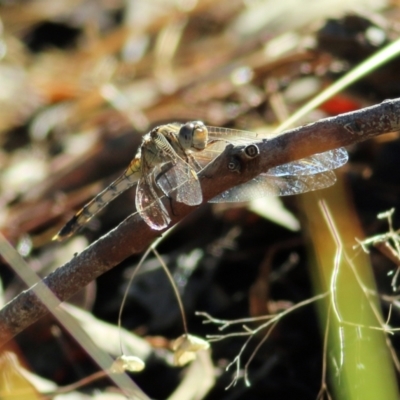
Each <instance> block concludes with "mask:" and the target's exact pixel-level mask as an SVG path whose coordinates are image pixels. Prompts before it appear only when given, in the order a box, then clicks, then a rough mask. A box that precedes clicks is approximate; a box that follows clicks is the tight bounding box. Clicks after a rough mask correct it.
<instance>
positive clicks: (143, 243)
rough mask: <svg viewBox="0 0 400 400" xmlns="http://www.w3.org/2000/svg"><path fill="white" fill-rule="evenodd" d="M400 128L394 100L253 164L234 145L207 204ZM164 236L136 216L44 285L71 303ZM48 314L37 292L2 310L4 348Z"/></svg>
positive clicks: (322, 124) (283, 139) (263, 145)
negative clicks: (287, 167) (283, 169)
mask: <svg viewBox="0 0 400 400" xmlns="http://www.w3.org/2000/svg"><path fill="white" fill-rule="evenodd" d="M398 130H400V99H394V100H389V101H385V102H383V103H381V104H378V105H375V106H372V107H368V108H365V109H362V110H359V111H356V112H351V113H347V114H342V115H339V116H336V117H332V118H326V119H323V120H320V121H318V122H315V123H313V124H309V125H306V126H303V127H300V128H296V129H292V130H290V131H287V132H285V134H283V135H280V136H278V137H276V138H274V139H271V140H264V141H260V142H259V143H257V146H258V147H259V150H260V155H259V156H258V157H256V158H254V159H251V160H248V159H246V158H245V157H243V156H242V154H243V153H241V152H240V149H239V148H237V147H232V146H228V148H227V149H226V150H225V152H224V153H223V154H222V155H221V156H220V157H218V158H217V159H216V160H215V161H214V162H213V163H212V164H210V165H209V166H208V167H207V168H206V169H205V170H204V171H202V172H201V174H200V175H199V177H200V179H201V182H202V189H203V196H204V201H208V200H209V199H211V198H213V197H214V196H216V195H218V194H219V193H221V192H223V191H225V190H227V189H229V188H230V187H233V186H236V185H238V184H240V183H243V182H246V181H248V180H250V179H252V178H254V177H255V176H257V175H259V174H260V173H262V172H264V171H266V170H268V169H269V168H271V167H274V166H276V165H280V164H285V163H288V162H290V161H293V160H297V159H300V158H303V157H307V156H310V155H312V154H315V153H321V152H324V151H327V150H330V149H334V148H337V147H341V146H347V145H350V144H354V143H357V142H360V141H364V140H366V139H369V138H371V137H374V136H378V135H381V134H384V133H388V132H392V131H398ZM228 165H229V166H230V167H232V165H234V166H236V167H237V168H235V169H234V171H236V172H238V171H240V173H234V172H232V168H228ZM166 206H168V204H166ZM190 211H192V207H189V206H187V205H185V204H182V203H174V204H173V213H171V218H172V223H173V224H175V223H177V222H178V221H180V220H181V219H182V218H184V217H185V216H186V215H187V214H189V213H190ZM159 234H160V232H159V231H154V230H151V229H150V228H149V227H148V226H147V225H146V224H145V223H144V222H143V221H142V220H141V219H140V217H139V216H138V215H137V214H135V215H133V216H132V217H130V218H127V219H126V220H125V221H123V222H122V223H121V224H120V225H119V226H118V227H117V228H115V229H113V230H112V231H111V232H109V233H108V234H107V235H104V236H103V237H101V238H100V239H99V240H97V241H96V242H94V243H93V244H92V245H90V246H89V247H88V248H87V249H85V250H84V251H83V252H82V253H80V254H79V255H77V256H76V257H74V258H73V259H72V260H71V261H69V262H68V263H66V264H65V265H63V266H61V267H60V268H58V269H57V270H56V271H54V272H53V273H51V274H50V275H49V276H47V277H46V278H44V280H43V281H44V283H45V284H46V285H47V286H48V287H49V288H50V290H51V291H52V292H53V293H54V294H55V295H56V296H57V297H58V298H59V299H60V302H61V301H64V300H67V299H68V298H69V297H71V296H72V295H73V294H75V293H76V292H78V291H79V290H81V289H82V288H83V287H85V286H86V285H87V284H88V283H89V282H91V281H92V280H94V279H96V278H97V277H98V276H100V275H101V274H103V273H104V272H106V271H108V270H110V269H111V268H113V267H114V266H115V265H117V264H119V263H120V262H121V261H123V260H124V259H126V258H127V257H129V256H131V255H132V254H136V253H140V252H142V251H143V250H144V249H145V248H146V247H148V246H149V244H150V243H151V242H152V240H154V239H155V238H156V237H157V236H158V235H159ZM47 311H48V310H47V308H46V307H45V306H44V305H43V304H42V303H41V302H40V301H39V299H38V298H37V297H36V296H35V294H34V291H33V290H32V288H30V289H28V290H27V291H24V292H22V293H21V294H20V295H19V296H17V297H16V298H14V299H13V300H11V301H10V302H9V303H7V304H6V305H5V306H4V307H3V309H2V310H1V311H0V345H2V344H4V343H5V342H7V341H8V340H10V339H11V338H12V337H13V336H15V335H16V334H18V333H19V332H21V331H22V330H24V329H25V328H26V327H28V326H29V325H30V324H32V323H33V322H35V321H36V320H38V319H39V318H40V317H42V316H43V315H45V314H46V312H47Z"/></svg>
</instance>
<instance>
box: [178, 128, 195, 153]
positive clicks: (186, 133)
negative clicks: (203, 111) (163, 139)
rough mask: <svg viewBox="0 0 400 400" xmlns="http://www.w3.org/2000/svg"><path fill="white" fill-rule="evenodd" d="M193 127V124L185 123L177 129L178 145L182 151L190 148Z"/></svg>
mask: <svg viewBox="0 0 400 400" xmlns="http://www.w3.org/2000/svg"><path fill="white" fill-rule="evenodd" d="M194 129H195V125H194V123H193V122H187V123H186V124H184V125H182V126H181V128H180V129H179V143H180V144H181V146H182V147H183V148H184V149H189V148H190V147H191V146H192V141H193V135H194Z"/></svg>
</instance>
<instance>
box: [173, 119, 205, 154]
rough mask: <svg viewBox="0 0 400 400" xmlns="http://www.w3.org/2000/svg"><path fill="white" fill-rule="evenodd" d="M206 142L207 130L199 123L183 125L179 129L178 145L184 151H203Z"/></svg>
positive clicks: (193, 122)
mask: <svg viewBox="0 0 400 400" xmlns="http://www.w3.org/2000/svg"><path fill="white" fill-rule="evenodd" d="M207 142H208V129H207V127H206V126H205V125H204V124H203V122H201V121H192V122H187V123H186V124H183V125H182V126H181V128H180V129H179V143H180V144H181V146H182V147H183V148H184V149H185V150H189V149H195V150H204V149H205V147H206V146H207Z"/></svg>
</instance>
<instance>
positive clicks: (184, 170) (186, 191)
mask: <svg viewBox="0 0 400 400" xmlns="http://www.w3.org/2000/svg"><path fill="white" fill-rule="evenodd" d="M155 181H156V183H157V185H158V186H159V187H160V188H161V190H162V191H163V192H164V194H165V195H166V196H169V195H170V194H171V193H172V192H173V191H175V190H176V200H177V201H178V202H180V203H185V204H187V205H189V206H195V205H198V204H200V203H201V202H202V200H203V194H202V192H201V186H200V182H199V178H198V177H197V174H196V172H195V171H194V170H193V168H192V167H191V166H190V165H189V164H188V163H186V162H185V161H183V160H182V159H180V158H178V159H176V160H175V162H170V163H166V164H163V165H161V166H157V167H156V168H155Z"/></svg>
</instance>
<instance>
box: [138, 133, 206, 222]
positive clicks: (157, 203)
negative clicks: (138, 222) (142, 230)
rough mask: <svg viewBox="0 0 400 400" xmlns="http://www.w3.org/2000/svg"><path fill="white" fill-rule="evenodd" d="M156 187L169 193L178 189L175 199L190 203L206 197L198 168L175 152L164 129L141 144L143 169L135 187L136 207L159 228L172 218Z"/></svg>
mask: <svg viewBox="0 0 400 400" xmlns="http://www.w3.org/2000/svg"><path fill="white" fill-rule="evenodd" d="M157 187H158V188H160V189H161V191H162V192H163V193H164V195H166V196H170V195H171V194H172V193H173V192H175V191H176V200H177V201H178V202H181V203H185V204H188V205H197V204H200V203H201V202H202V200H203V195H202V192H201V187H200V183H199V180H198V178H197V174H196V172H195V171H194V170H193V169H192V168H191V166H190V165H189V164H188V163H187V162H186V161H184V160H183V159H182V158H181V157H179V155H178V154H177V153H176V151H175V150H174V148H173V147H172V146H171V143H170V142H169V141H168V140H167V139H166V137H165V136H164V135H163V134H162V132H157V133H155V134H154V135H153V137H151V139H150V140H149V141H146V142H144V143H143V144H142V171H141V178H140V180H139V182H138V186H137V189H136V208H137V211H138V212H139V214H140V216H141V217H142V218H143V219H144V221H145V222H146V223H147V224H148V225H149V226H150V227H151V228H152V229H156V230H160V229H164V228H165V227H167V226H168V224H169V223H170V222H171V218H170V217H169V214H168V211H167V210H166V208H165V206H164V205H163V203H162V201H161V199H160V195H159V194H158V193H157Z"/></svg>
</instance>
